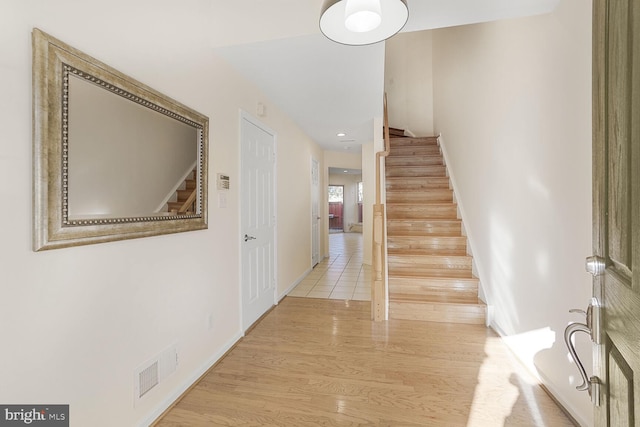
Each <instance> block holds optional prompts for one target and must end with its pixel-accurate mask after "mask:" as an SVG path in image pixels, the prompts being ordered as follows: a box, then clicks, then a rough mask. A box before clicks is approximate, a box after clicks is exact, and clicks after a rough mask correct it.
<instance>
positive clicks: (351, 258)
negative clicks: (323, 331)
mask: <svg viewBox="0 0 640 427" xmlns="http://www.w3.org/2000/svg"><path fill="white" fill-rule="evenodd" d="M288 296H290V297H306V298H329V299H342V300H357V301H371V266H369V265H363V264H362V233H330V234H329V258H325V259H323V260H322V261H320V262H319V263H318V265H316V266H315V267H314V269H313V270H312V271H311V273H309V274H308V275H307V277H305V278H304V279H303V280H302V281H301V282H300V283H299V284H298V286H296V287H295V288H294V289H293V290H292V291H291V292H289V294H288Z"/></svg>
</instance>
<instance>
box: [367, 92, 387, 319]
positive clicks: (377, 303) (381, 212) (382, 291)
mask: <svg viewBox="0 0 640 427" xmlns="http://www.w3.org/2000/svg"><path fill="white" fill-rule="evenodd" d="M383 114H384V117H383V120H384V125H383V126H384V127H383V130H384V151H379V152H377V153H376V203H375V204H374V205H373V252H372V258H373V259H372V264H373V275H372V282H373V283H372V285H371V318H372V319H373V320H374V321H376V322H379V321H382V320H387V278H386V269H387V262H386V252H387V250H386V239H385V235H386V231H385V208H384V204H382V203H381V201H382V185H383V184H382V174H381V173H380V160H381V159H382V158H384V157H387V156H388V155H389V153H390V151H391V145H390V144H391V142H390V139H389V115H388V112H387V95H386V94H385V95H384V99H383Z"/></svg>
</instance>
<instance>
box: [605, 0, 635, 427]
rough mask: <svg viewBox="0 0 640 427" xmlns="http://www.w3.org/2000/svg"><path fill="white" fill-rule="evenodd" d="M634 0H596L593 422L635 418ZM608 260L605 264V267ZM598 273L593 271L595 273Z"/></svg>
mask: <svg viewBox="0 0 640 427" xmlns="http://www.w3.org/2000/svg"><path fill="white" fill-rule="evenodd" d="M639 26H640V0H594V37H593V41H594V57H593V61H594V68H593V70H594V94H593V95H594V145H593V158H594V163H593V165H594V169H593V180H594V212H593V214H594V230H593V231H594V234H593V236H594V240H593V242H594V243H593V246H594V252H595V255H596V256H597V257H598V258H599V260H600V261H601V262H602V268H604V271H602V272H601V274H598V275H596V276H595V278H594V297H595V298H596V299H598V300H599V303H600V305H601V306H602V307H603V309H602V313H603V318H602V320H603V322H602V326H603V328H602V333H601V334H600V335H599V338H600V341H601V344H600V345H598V346H597V347H596V348H597V354H596V357H595V358H594V359H595V360H594V363H595V366H594V372H595V374H596V375H597V376H598V377H599V379H600V382H601V384H602V386H601V392H600V405H599V406H596V410H595V411H596V412H595V415H596V416H595V420H596V425H597V426H612V427H613V426H615V427H622V426H630V427H632V426H639V425H640V31H638V27H639ZM605 267H606V268H605ZM596 274H597V273H596Z"/></svg>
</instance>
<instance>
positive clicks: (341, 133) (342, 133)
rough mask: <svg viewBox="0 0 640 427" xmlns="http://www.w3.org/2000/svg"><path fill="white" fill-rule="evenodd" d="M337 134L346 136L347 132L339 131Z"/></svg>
mask: <svg viewBox="0 0 640 427" xmlns="http://www.w3.org/2000/svg"><path fill="white" fill-rule="evenodd" d="M338 136H347V134H346V133H344V132H340V133H338Z"/></svg>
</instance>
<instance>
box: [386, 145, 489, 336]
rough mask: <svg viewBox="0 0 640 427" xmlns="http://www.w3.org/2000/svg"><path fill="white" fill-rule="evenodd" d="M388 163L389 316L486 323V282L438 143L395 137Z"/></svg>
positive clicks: (387, 159)
mask: <svg viewBox="0 0 640 427" xmlns="http://www.w3.org/2000/svg"><path fill="white" fill-rule="evenodd" d="M390 142H391V152H390V154H389V156H388V157H387V158H386V166H385V169H386V193H387V197H386V207H387V254H388V256H387V262H388V274H389V318H391V319H409V320H423V321H432V322H453V323H472V324H484V323H485V318H486V306H485V304H484V303H483V302H482V301H480V300H479V299H478V279H477V278H476V277H474V276H473V273H472V257H471V256H469V255H468V254H467V239H466V237H465V236H464V235H463V234H462V221H461V220H460V219H459V218H458V209H457V205H456V203H455V202H454V199H453V191H452V190H451V189H450V187H449V178H448V176H447V170H446V167H445V165H444V161H443V158H442V154H441V153H440V147H439V146H438V142H437V138H434V137H429V138H407V137H392V138H391V139H390Z"/></svg>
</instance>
